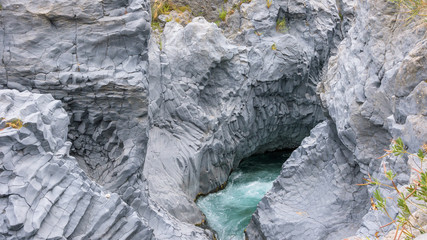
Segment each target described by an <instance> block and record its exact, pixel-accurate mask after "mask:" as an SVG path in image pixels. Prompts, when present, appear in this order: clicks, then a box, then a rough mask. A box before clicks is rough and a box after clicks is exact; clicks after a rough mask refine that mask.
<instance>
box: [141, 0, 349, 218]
mask: <svg viewBox="0 0 427 240" xmlns="http://www.w3.org/2000/svg"><path fill="white" fill-rule="evenodd" d="M287 4H291V3H288V2H287V1H275V5H274V7H273V6H272V7H270V8H267V7H266V4H265V1H257V0H254V1H252V2H251V3H248V4H242V9H243V8H244V9H246V10H245V12H246V13H247V14H249V15H248V19H249V20H248V21H251V22H252V23H251V24H252V25H253V26H254V27H253V28H250V29H242V31H241V33H240V36H243V38H241V37H238V38H240V40H239V39H234V40H233V41H229V40H228V39H226V38H225V36H224V34H223V33H222V31H221V29H219V28H218V27H217V26H216V25H215V24H214V23H209V22H207V21H206V20H204V19H203V18H195V19H193V21H192V22H191V23H189V24H188V25H186V26H185V27H183V26H181V25H179V24H177V23H176V22H173V21H171V22H169V23H167V24H166V27H165V29H164V32H163V36H162V39H161V45H160V46H161V48H158V47H157V45H156V44H155V42H154V41H152V42H151V45H150V52H149V53H150V58H149V60H150V68H149V93H150V94H149V99H150V104H149V119H150V126H151V128H150V130H149V134H148V135H149V141H148V145H147V155H146V159H145V165H144V176H145V177H146V178H147V182H148V185H149V188H148V189H149V192H150V196H151V197H152V199H153V200H154V201H155V202H157V203H159V205H161V206H163V207H165V208H166V209H167V211H168V212H169V213H171V214H172V215H173V216H175V217H177V218H178V219H181V220H183V221H186V222H190V223H197V222H200V221H201V220H202V216H201V214H200V211H199V210H198V208H197V206H196V205H195V204H194V202H193V200H194V198H195V197H196V196H197V195H198V194H199V193H208V192H210V191H213V190H215V189H216V188H218V187H219V186H220V185H221V184H223V183H224V182H225V181H226V180H227V178H228V175H229V173H230V171H231V170H232V169H233V168H234V167H236V166H237V164H238V163H239V161H240V160H241V159H242V158H244V157H247V156H250V155H251V154H254V153H260V152H264V151H266V150H274V149H277V148H283V147H288V148H292V147H297V146H298V145H299V143H300V142H301V140H302V139H303V138H304V137H305V136H307V135H308V134H309V130H310V129H311V128H312V127H314V126H315V124H316V123H318V122H320V121H321V120H323V119H324V117H323V113H322V111H321V108H320V105H319V102H318V100H317V98H316V93H315V88H316V85H317V83H318V82H319V81H320V77H319V75H320V72H321V69H322V68H323V66H324V64H325V63H326V61H327V59H328V57H329V55H330V53H331V51H333V49H334V47H335V44H336V43H337V42H338V41H339V40H340V37H339V34H338V32H337V31H340V29H341V25H340V21H339V16H338V10H337V8H331V7H329V5H331V6H335V2H333V3H332V2H328V1H325V2H324V4H325V5H320V4H318V3H314V2H310V4H308V5H304V4H301V5H297V6H294V5H292V8H291V7H288V5H287ZM326 6H328V7H326ZM293 11H295V12H297V11H299V12H302V11H303V12H304V13H305V12H308V14H307V15H304V14H302V13H301V14H300V15H298V14H293ZM258 12H261V13H262V14H263V16H264V15H265V16H264V17H263V18H262V19H258V17H260V16H258V15H257V13H258ZM277 17H286V18H287V19H288V20H289V21H288V22H289V23H288V29H289V30H288V31H287V32H281V31H277V30H276V23H277V22H276V18H277ZM261 20H262V24H261V23H260V21H261ZM255 31H263V32H264V34H262V35H257V34H256V33H255ZM237 43H239V44H237Z"/></svg>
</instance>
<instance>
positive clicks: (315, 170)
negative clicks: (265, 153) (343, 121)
mask: <svg viewBox="0 0 427 240" xmlns="http://www.w3.org/2000/svg"><path fill="white" fill-rule="evenodd" d="M333 126H334V124H333V123H331V122H329V121H327V122H322V123H320V124H318V125H317V126H316V127H315V128H314V129H313V130H312V131H311V135H310V136H309V137H306V138H305V139H304V140H303V142H302V143H301V146H300V147H299V148H298V149H296V150H295V151H294V152H293V153H292V155H291V156H290V157H289V159H288V160H287V161H286V162H285V164H284V165H283V168H282V171H281V173H280V176H279V177H278V178H277V180H276V181H275V182H274V183H273V187H272V189H271V190H270V191H269V192H268V193H267V194H266V196H265V197H264V198H263V199H262V200H261V202H260V203H259V204H258V209H257V211H256V212H255V214H254V215H253V217H252V221H251V222H250V224H249V226H248V227H247V229H246V236H247V237H248V238H249V239H343V238H345V237H348V236H349V235H348V234H349V233H352V232H355V231H356V230H357V229H358V228H359V227H360V222H361V219H362V217H363V216H364V215H365V214H366V212H367V209H366V207H365V206H366V205H367V204H368V202H369V196H368V191H367V189H366V188H365V187H362V186H357V185H356V184H358V183H361V182H362V181H363V180H362V177H363V174H362V173H361V172H360V170H359V166H358V164H357V162H356V161H355V156H354V155H353V154H352V153H351V152H350V151H349V150H348V149H346V148H345V147H344V146H343V145H342V143H341V142H340V141H339V140H338V138H337V136H336V132H335V129H333V128H332V127H333Z"/></svg>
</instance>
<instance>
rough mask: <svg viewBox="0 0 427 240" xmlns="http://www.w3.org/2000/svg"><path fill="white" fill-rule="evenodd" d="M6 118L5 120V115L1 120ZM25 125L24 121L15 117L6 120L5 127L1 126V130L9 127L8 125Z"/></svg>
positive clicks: (16, 127) (17, 126) (20, 126)
mask: <svg viewBox="0 0 427 240" xmlns="http://www.w3.org/2000/svg"><path fill="white" fill-rule="evenodd" d="M4 120H5V118H3V117H2V118H0V121H1V122H2V121H4ZM23 126H24V123H23V122H22V120H21V119H18V118H13V119H10V120H6V124H5V125H4V128H0V131H1V130H3V129H5V128H8V127H11V128H15V129H21V128H22V127H23Z"/></svg>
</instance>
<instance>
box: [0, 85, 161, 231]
mask: <svg viewBox="0 0 427 240" xmlns="http://www.w3.org/2000/svg"><path fill="white" fill-rule="evenodd" d="M61 105H62V104H61V102H60V101H57V100H54V99H53V98H52V96H50V95H45V94H44V95H41V94H32V93H30V92H27V91H26V92H21V93H20V92H18V91H16V90H0V115H1V116H3V117H5V118H6V119H12V118H20V119H21V120H22V121H23V122H24V123H25V125H24V127H23V128H21V129H14V128H10V127H9V128H6V129H3V130H2V131H0V160H1V163H0V182H1V188H0V210H1V211H2V214H1V216H0V222H1V227H0V236H1V237H0V238H1V239H63V238H67V239H101V238H102V239H154V236H153V230H152V229H150V228H149V227H148V225H147V222H146V221H145V220H143V219H142V218H140V217H139V216H138V215H137V213H136V212H135V211H134V209H133V208H131V207H130V206H129V205H127V204H126V203H125V202H123V200H122V199H121V198H120V197H119V195H117V194H116V193H110V192H108V191H105V190H104V189H103V188H101V187H100V186H99V185H97V184H95V183H94V182H92V181H91V180H90V179H89V178H88V177H87V176H86V174H85V173H84V172H83V171H82V170H81V168H80V167H79V166H78V164H77V161H76V160H75V159H74V158H73V157H70V155H69V150H70V147H71V143H70V142H68V141H67V138H66V137H67V132H68V131H67V130H68V123H69V118H68V115H67V113H66V112H65V110H64V109H63V108H62V106H61Z"/></svg>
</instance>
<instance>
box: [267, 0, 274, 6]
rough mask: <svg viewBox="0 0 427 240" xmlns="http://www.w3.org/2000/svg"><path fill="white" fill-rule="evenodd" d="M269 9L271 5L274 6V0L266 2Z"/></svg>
mask: <svg viewBox="0 0 427 240" xmlns="http://www.w3.org/2000/svg"><path fill="white" fill-rule="evenodd" d="M266 3H267V8H270V7H271V4H273V0H266Z"/></svg>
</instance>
